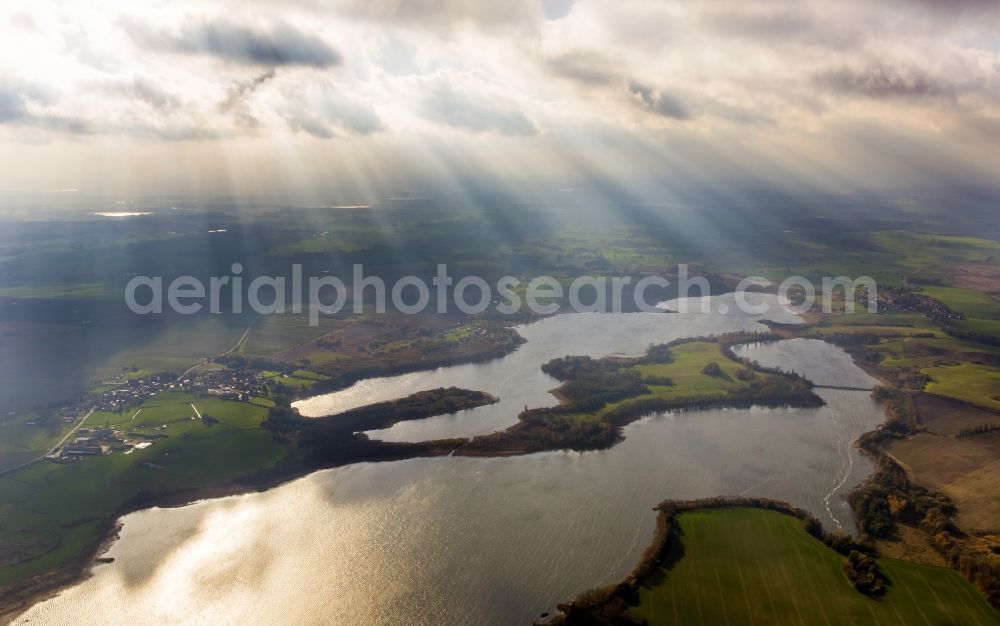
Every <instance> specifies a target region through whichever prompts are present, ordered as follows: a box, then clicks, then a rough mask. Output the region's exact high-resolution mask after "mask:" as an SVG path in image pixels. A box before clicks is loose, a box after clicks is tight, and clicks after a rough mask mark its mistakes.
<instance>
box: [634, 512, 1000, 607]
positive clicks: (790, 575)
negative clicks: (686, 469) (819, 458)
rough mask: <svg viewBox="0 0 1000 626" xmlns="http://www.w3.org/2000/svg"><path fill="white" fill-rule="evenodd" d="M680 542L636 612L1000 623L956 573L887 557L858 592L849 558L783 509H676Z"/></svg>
mask: <svg viewBox="0 0 1000 626" xmlns="http://www.w3.org/2000/svg"><path fill="white" fill-rule="evenodd" d="M677 523H678V531H677V532H678V537H679V539H680V541H679V543H678V544H677V545H676V547H675V548H674V550H673V551H672V552H671V554H670V555H669V557H668V563H667V565H666V566H664V567H661V568H660V569H659V570H658V571H657V572H656V573H655V575H654V577H653V579H652V580H651V581H650V584H649V585H645V586H643V587H642V588H641V589H640V593H639V603H638V605H637V606H635V607H633V608H632V609H631V615H632V617H633V618H635V619H636V620H637V621H641V620H648V623H649V624H650V625H656V624H689V625H697V624H704V625H706V626H707V625H714V624H732V625H735V624H801V623H818V624H850V623H856V624H863V623H879V624H883V625H889V624H899V625H900V626H912V625H913V624H926V625H931V624H970V625H971V624H980V625H984V626H985V625H987V624H997V623H998V622H1000V618H998V616H997V613H996V612H995V611H994V610H993V609H992V608H991V607H990V606H989V605H988V604H987V603H986V601H985V599H984V598H983V597H982V596H981V595H980V594H979V593H978V592H977V591H976V589H974V588H973V587H972V586H971V585H969V584H968V583H967V582H966V581H965V580H964V579H963V578H962V577H961V576H960V575H959V574H958V573H957V572H954V571H952V570H949V569H945V568H940V567H931V566H925V565H917V564H913V563H906V562H903V561H895V560H890V559H880V561H879V565H880V567H881V569H882V571H883V573H884V574H885V576H886V577H887V578H888V580H889V589H888V591H887V592H886V594H885V596H884V597H883V598H881V599H878V600H875V599H871V598H868V597H866V596H864V595H862V594H860V593H859V592H857V591H855V590H854V589H853V588H852V587H851V584H850V583H849V582H848V580H847V578H846V577H845V576H844V573H843V570H842V568H841V563H842V561H843V556H841V555H840V554H838V553H836V552H834V551H833V550H831V549H830V548H828V547H827V546H825V545H823V544H822V543H821V542H820V541H818V540H817V539H816V538H814V537H812V536H810V535H809V534H807V533H806V532H805V530H804V529H803V526H802V523H801V521H800V520H798V519H796V518H794V517H791V516H788V515H785V514H782V513H778V512H775V511H767V510H759V509H743V508H727V509H707V510H699V511H691V512H684V513H681V514H680V515H678V517H677Z"/></svg>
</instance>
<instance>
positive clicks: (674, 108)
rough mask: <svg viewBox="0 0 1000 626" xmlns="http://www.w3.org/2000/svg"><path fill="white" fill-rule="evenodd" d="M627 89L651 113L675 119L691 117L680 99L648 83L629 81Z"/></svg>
mask: <svg viewBox="0 0 1000 626" xmlns="http://www.w3.org/2000/svg"><path fill="white" fill-rule="evenodd" d="M628 91H629V93H630V94H631V95H632V96H633V98H634V99H635V100H636V101H637V102H639V104H640V105H641V106H642V107H643V108H644V109H646V110H647V111H649V112H651V113H655V114H656V115H660V116H662V117H668V118H671V119H675V120H686V119H688V118H690V117H691V113H690V111H688V109H687V107H685V106H684V104H683V103H681V101H680V100H678V99H676V98H674V97H673V96H671V95H670V94H668V93H664V92H662V91H659V90H657V89H654V88H652V87H650V86H649V85H644V84H642V83H638V82H635V81H630V82H629V84H628Z"/></svg>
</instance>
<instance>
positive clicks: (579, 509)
mask: <svg viewBox="0 0 1000 626" xmlns="http://www.w3.org/2000/svg"><path fill="white" fill-rule="evenodd" d="M720 298H721V297H720ZM685 315H686V316H698V315H699V314H685ZM769 317H770V318H772V319H775V318H776V317H777V316H776V315H773V314H772V315H770V316H769ZM783 321H787V320H783ZM758 322H759V319H756V318H753V317H751V316H744V315H742V314H738V313H734V314H729V315H717V314H708V315H700V318H698V319H686V318H685V317H682V316H681V314H675V313H670V314H666V313H664V314H623V315H576V314H572V315H560V316H556V317H553V318H549V319H546V320H543V321H541V322H537V323H535V324H531V325H528V326H525V327H522V328H521V329H520V332H521V333H522V334H523V335H524V336H525V337H526V338H527V339H528V343H527V344H525V345H524V346H522V347H521V348H520V349H519V350H518V351H517V352H515V353H513V354H512V355H509V356H507V357H504V358H503V359H499V360H497V361H494V362H492V363H487V364H481V365H475V366H459V367H454V368H443V369H441V370H436V371H435V372H426V373H421V374H416V375H407V376H401V377H392V378H390V379H381V380H382V381H383V382H381V383H378V384H373V383H370V382H369V383H368V384H367V385H366V383H365V382H362V383H359V385H356V386H355V387H354V388H352V390H353V391H352V390H346V391H344V392H339V394H327V395H326V396H324V397H323V399H322V400H318V399H317V400H313V401H310V402H313V403H314V404H311V405H310V404H305V405H300V406H309V407H322V410H327V411H329V410H333V409H335V410H344V409H345V408H350V406H352V405H353V406H357V405H358V404H355V403H360V404H364V403H367V402H371V401H377V400H380V399H389V398H391V397H398V396H402V395H406V394H408V393H411V392H412V391H415V390H418V389H421V388H429V387H434V386H440V385H441V384H449V385H450V384H455V385H460V386H465V387H469V388H471V389H483V390H486V391H491V392H493V393H497V394H498V395H500V397H501V398H502V399H503V398H504V396H505V394H506V395H507V396H508V398H507V399H506V400H502V402H501V403H500V404H504V403H505V402H506V403H507V404H508V405H510V406H511V408H516V409H517V411H519V410H521V409H523V405H524V404H525V403H529V404H531V406H539V405H540V403H548V404H551V403H552V399H551V397H548V396H547V395H546V394H545V391H546V390H547V389H551V388H553V387H554V386H556V385H555V383H554V381H552V380H551V379H548V377H545V376H544V375H543V374H541V372H540V371H538V369H537V366H538V365H540V363H542V362H544V361H547V360H548V359H550V358H553V357H556V356H561V355H566V354H590V355H592V356H600V355H603V354H612V353H624V354H639V353H641V352H642V351H643V349H644V348H645V347H646V346H647V345H648V344H649V343H651V342H662V341H666V340H668V339H670V338H673V337H675V336H687V335H700V334H707V333H711V332H715V333H718V332H725V331H729V330H738V329H747V330H755V329H756V330H760V329H762V328H763V327H762V326H761V325H760V324H759V323H758ZM741 351H742V352H743V353H744V354H745V355H746V356H748V357H750V358H753V359H756V360H757V361H759V362H761V363H763V364H767V365H774V366H781V367H787V368H790V369H792V368H794V369H795V370H796V371H799V372H800V373H803V374H805V375H807V376H809V375H810V374H812V375H814V376H816V377H817V379H816V380H815V382H817V383H823V384H833V385H844V386H848V385H846V384H845V382H846V381H850V382H851V383H852V384H851V385H850V386H870V385H869V383H870V384H874V381H871V379H869V378H867V375H865V374H864V373H863V372H862V371H861V370H860V369H858V368H857V367H856V366H854V365H853V363H851V361H850V359H849V358H848V357H847V355H846V354H844V353H843V352H842V351H841V350H840V349H839V348H836V347H833V346H830V345H828V344H825V343H823V342H819V341H806V340H801V341H800V340H796V341H795V342H780V343H777V344H764V345H752V346H746V347H743V348H741ZM519 355H520V356H519ZM502 363H506V364H507V365H506V366H501V364H502ZM532 369H533V370H534V371H523V370H532ZM474 372H478V373H479V375H478V376H477V375H475V374H474ZM819 393H820V395H821V396H822V397H823V398H824V400H826V402H827V404H826V406H823V407H819V408H810V409H789V408H778V409H771V408H751V409H728V410H718V409H717V410H708V411H690V412H675V413H664V414H659V415H654V416H650V417H646V418H644V419H641V420H639V421H636V422H634V423H632V424H630V425H629V426H627V427H626V428H625V429H624V434H625V440H624V441H623V442H622V443H620V444H619V445H617V446H615V447H613V448H611V449H609V450H603V451H595V452H584V453H577V452H550V453H541V454H534V455H529V456H522V457H508V458H492V459H477V458H465V457H439V458H429V459H412V460H407V461H397V462H390V463H362V464H357V465H352V466H348V467H343V468H337V469H332V470H324V471H319V472H315V473H313V474H310V475H308V476H305V477H303V478H301V479H298V480H295V481H293V482H290V483H287V484H285V485H282V486H280V487H277V488H275V489H272V490H270V491H267V492H265V493H259V494H249V495H244V496H234V497H227V498H221V499H215V500H207V501H203V502H199V503H196V504H193V505H191V506H187V507H182V508H176V509H150V510H145V511H140V512H137V513H133V514H131V515H128V516H126V517H125V518H124V526H123V528H122V532H121V538H120V539H119V540H118V541H117V542H116V543H115V544H113V545H112V547H111V549H110V551H109V553H108V554H107V556H111V557H114V559H115V561H114V563H111V564H104V565H98V566H96V567H95V568H94V570H93V576H92V577H91V578H89V579H88V580H85V581H83V582H81V583H80V584H78V585H76V586H74V587H72V588H70V589H67V590H66V591H64V592H62V593H61V594H60V595H59V596H57V597H55V598H53V599H50V600H48V601H46V602H42V603H40V604H38V605H36V606H35V607H33V608H32V609H30V610H29V611H28V612H27V613H26V614H25V615H24V616H22V617H21V618H20V621H21V622H23V623H29V622H30V623H39V622H45V623H57V624H58V623H66V624H70V623H73V624H78V623H81V622H83V623H97V622H101V623H108V622H111V623H141V624H145V623H162V622H164V621H170V622H179V623H320V622H322V623H335V624H352V625H353V624H399V623H406V624H463V625H464V624H473V623H475V624H516V623H524V624H527V623H530V622H531V621H532V620H534V619H536V618H538V617H539V615H540V614H541V613H542V612H546V611H553V610H554V607H555V604H556V603H557V602H562V601H565V600H569V599H571V598H572V597H574V596H575V595H576V594H578V593H580V592H581V591H584V590H586V589H588V588H591V587H594V586H597V585H601V584H604V583H607V582H610V581H613V580H617V579H619V578H621V577H622V576H623V575H624V574H625V573H626V572H627V571H628V570H629V569H630V568H631V566H632V565H633V564H634V563H635V562H636V560H638V558H639V555H640V554H641V552H642V550H643V549H644V548H645V547H646V545H647V544H648V542H649V541H650V539H651V537H652V531H653V525H654V521H655V518H654V514H653V511H652V507H653V506H654V505H655V504H657V503H658V502H659V501H661V500H663V499H664V498H696V497H705V496H713V495H719V494H725V495H748V496H769V497H775V498H780V499H784V500H788V501H790V502H792V503H793V504H795V505H797V506H800V507H803V508H805V509H808V510H809V511H811V512H813V513H814V514H816V515H817V516H818V517H820V519H821V520H822V521H823V522H824V524H825V525H826V526H827V527H828V528H836V527H838V525H840V526H843V527H845V528H846V529H848V530H853V523H852V522H851V516H850V511H849V509H848V507H847V506H846V504H845V503H844V501H843V499H842V496H843V495H844V494H845V493H846V492H847V491H849V490H850V488H852V487H853V486H854V485H856V484H857V483H858V482H860V481H861V480H862V479H863V478H864V476H866V475H867V474H868V473H870V471H871V464H870V463H869V462H868V461H867V460H866V459H865V458H864V457H863V456H861V455H860V454H859V453H858V451H857V450H855V449H854V448H853V447H852V446H851V442H852V441H853V440H854V439H855V438H857V436H858V435H860V434H861V433H863V432H865V431H867V430H870V429H872V428H874V427H875V426H876V425H877V424H879V423H881V422H882V421H883V420H884V416H883V414H882V411H881V408H880V407H879V406H878V405H877V404H876V403H875V402H873V401H872V400H871V398H870V397H869V394H868V393H866V392H858V391H843V390H829V389H821V390H819ZM514 397H516V398H517V401H516V402H513V399H512V398H514ZM529 398H530V399H531V400H530V401H529ZM536 399H537V402H536V401H535V400H536ZM321 403H322V404H321ZM497 406H499V405H494V407H483V408H482V409H474V410H470V411H465V412H463V413H461V414H459V415H457V416H451V417H448V418H431V419H428V420H420V421H419V422H413V423H411V424H408V425H407V426H408V428H407V429H399V430H395V429H388V430H387V431H384V432H383V433H382V434H383V435H385V436H386V437H387V438H397V439H406V438H411V437H418V438H425V437H431V436H441V435H440V433H443V432H447V433H463V434H468V433H474V432H489V430H492V429H495V428H498V427H502V426H503V425H505V424H508V423H512V422H513V418H514V416H515V415H516V412H517V411H514V413H513V414H505V413H503V412H495V411H494V410H483V409H495V407H497ZM307 410H309V411H312V410H313V409H312V408H309V409H307ZM316 410H317V411H318V410H320V409H319V408H317V409H316ZM480 422H481V423H480Z"/></svg>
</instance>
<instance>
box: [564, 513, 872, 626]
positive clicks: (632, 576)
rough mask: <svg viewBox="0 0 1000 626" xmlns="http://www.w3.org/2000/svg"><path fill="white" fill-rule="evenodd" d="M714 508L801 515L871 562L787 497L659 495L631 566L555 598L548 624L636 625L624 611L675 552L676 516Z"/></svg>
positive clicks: (839, 546) (837, 546)
mask: <svg viewBox="0 0 1000 626" xmlns="http://www.w3.org/2000/svg"><path fill="white" fill-rule="evenodd" d="M719 508H757V509H766V510H770V511H777V512H779V513H783V514H785V515H791V516H792V517H796V518H798V519H800V520H802V523H803V528H804V529H805V531H806V532H807V533H809V534H810V535H812V536H813V537H816V538H817V539H819V540H820V541H822V542H823V543H824V544H826V545H827V546H828V547H830V548H832V549H833V550H836V551H837V552H839V553H840V554H843V555H845V556H846V557H847V559H848V561H850V559H851V558H852V557H851V555H852V554H857V555H858V556H856V557H853V558H854V559H855V560H864V559H867V560H868V561H870V562H871V563H874V562H875V560H874V556H875V552H874V549H873V548H872V547H871V546H868V545H864V544H861V543H857V542H855V541H854V540H852V539H851V538H850V537H849V536H847V535H843V534H840V533H827V532H825V531H824V529H823V525H822V524H821V523H820V521H819V520H818V519H816V518H815V517H814V516H813V515H811V514H810V513H808V512H807V511H803V510H802V509H799V508H796V507H794V506H792V505H790V504H788V503H787V502H781V501H779V500H772V499H770V498H743V497H728V496H718V497H715V498H705V499H700V500H665V501H664V502H661V503H660V504H659V505H658V506H657V507H656V510H657V516H656V530H655V533H654V535H653V541H652V542H651V543H650V544H649V546H648V547H647V548H646V549H645V551H643V554H642V557H641V558H640V559H639V562H638V563H636V564H635V566H634V567H633V568H632V571H630V572H629V573H628V575H626V576H625V578H624V579H623V580H622V581H621V582H618V583H613V584H611V585H607V586H604V587H599V588H597V589H592V590H590V591H586V592H584V593H582V594H580V595H579V596H578V597H577V598H575V599H574V600H573V601H571V602H568V603H565V604H560V605H559V611H560V614H559V615H557V616H556V617H555V618H553V619H552V620H551V621H550V622H548V624H549V625H550V626H604V625H607V624H615V625H620V626H639V623H638V622H636V621H635V620H634V619H633V618H632V617H631V616H630V615H629V607H630V606H634V605H635V604H636V603H637V602H638V600H639V589H640V588H641V587H643V586H645V585H647V584H656V583H655V582H654V581H655V579H656V577H657V575H658V570H659V569H660V568H661V567H664V566H666V565H668V564H669V561H670V558H671V555H672V553H674V552H676V550H675V547H677V545H678V542H680V541H681V537H680V533H679V529H678V526H677V516H678V515H679V514H681V513H684V512H687V511H697V510H701V509H719ZM862 567H864V566H862ZM866 571H868V570H866ZM846 573H847V572H846V567H845V574H846ZM872 576H873V578H874V579H875V580H877V581H879V582H880V581H881V578H882V577H881V575H880V574H879V573H878V572H877V570H873V574H872Z"/></svg>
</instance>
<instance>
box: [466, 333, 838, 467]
mask: <svg viewBox="0 0 1000 626" xmlns="http://www.w3.org/2000/svg"><path fill="white" fill-rule="evenodd" d="M776 339H777V337H776V336H773V335H771V334H768V333H731V334H726V335H722V336H719V337H695V338H685V339H678V340H676V341H672V342H670V343H666V344H658V345H653V346H650V347H649V349H648V350H647V352H646V354H645V355H644V356H642V357H638V358H621V357H607V358H603V359H593V358H590V357H586V356H569V357H562V358H558V359H553V360H551V361H549V362H548V363H546V364H545V365H543V366H542V371H544V372H545V373H546V374H549V375H550V376H552V377H554V378H556V379H557V380H559V381H561V382H562V385H561V386H560V387H559V388H558V389H556V390H555V391H554V392H553V393H554V394H555V395H556V397H558V398H559V399H560V403H559V405H557V406H555V407H549V408H535V409H528V408H527V407H526V408H525V410H524V411H523V412H522V413H521V414H520V415H519V416H518V423H517V424H515V425H514V426H511V427H510V428H508V429H507V430H505V431H502V432H499V433H493V434H490V435H483V436H481V437H476V438H474V439H472V440H471V441H470V442H469V443H468V444H467V445H464V446H462V447H461V448H460V449H458V450H457V451H456V454H459V455H470V456H491V455H498V454H524V453H528V452H539V451H543V450H555V449H572V450H595V449H601V448H607V447H610V446H612V445H614V444H615V443H617V442H618V441H620V440H621V439H622V433H621V429H622V427H623V426H625V425H627V424H629V423H631V422H633V421H635V420H637V419H639V418H641V417H643V416H646V415H651V414H653V413H658V412H663V411H677V410H685V409H687V410H690V409H710V408H721V407H749V406H752V405H758V406H795V407H810V406H821V405H822V404H823V400H822V399H821V398H820V397H819V396H817V395H816V394H815V393H814V392H813V389H812V387H813V385H812V383H811V382H809V381H808V380H806V379H805V378H802V377H801V376H798V375H796V374H789V373H785V372H781V371H778V370H774V369H768V368H764V367H761V366H760V365H759V364H757V363H754V362H751V361H748V360H746V359H742V358H740V357H738V356H736V355H735V354H734V353H733V351H732V347H733V346H734V345H738V344H743V343H751V342H760V341H773V340H776Z"/></svg>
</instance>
